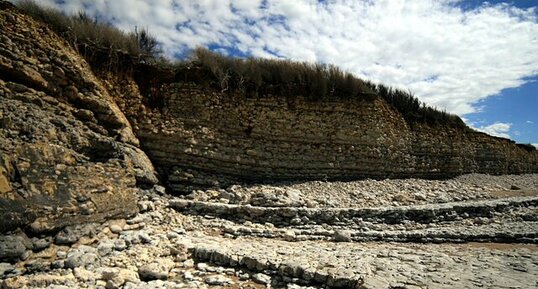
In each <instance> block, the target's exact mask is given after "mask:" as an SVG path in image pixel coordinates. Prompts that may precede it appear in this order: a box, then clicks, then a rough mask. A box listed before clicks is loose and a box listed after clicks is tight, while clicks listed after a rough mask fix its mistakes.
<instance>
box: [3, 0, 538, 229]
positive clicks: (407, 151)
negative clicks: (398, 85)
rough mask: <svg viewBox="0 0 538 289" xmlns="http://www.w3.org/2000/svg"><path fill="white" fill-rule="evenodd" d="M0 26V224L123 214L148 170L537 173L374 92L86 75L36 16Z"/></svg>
mask: <svg viewBox="0 0 538 289" xmlns="http://www.w3.org/2000/svg"><path fill="white" fill-rule="evenodd" d="M0 26H1V27H2V30H1V31H0V231H6V230H11V229H14V228H16V227H29V228H31V229H33V230H35V231H43V230H55V229H58V228H61V227H63V226H65V225H68V224H74V223H79V222H86V221H98V220H103V219H106V218H111V217H116V216H125V215H129V214H132V213H134V212H135V211H136V210H137V208H136V192H137V191H139V190H140V188H141V187H145V186H151V185H153V184H155V183H157V182H158V181H157V178H156V172H155V169H154V168H153V165H155V167H156V171H158V172H159V173H160V176H161V180H162V181H164V184H165V185H167V186H168V187H169V188H171V189H172V190H173V191H175V192H186V191H189V190H192V189H198V188H209V187H225V186H228V185H230V184H233V183H236V182H245V181H247V182H268V181H300V180H307V179H316V180H324V179H339V180H350V179H358V178H365V177H369V178H386V177H424V178H445V177H450V176H454V175H458V174H462V173H469V172H482V173H491V174H505V173H528V172H538V153H536V152H528V151H526V150H525V149H523V148H521V147H519V146H517V145H516V144H515V143H514V142H512V141H510V140H507V139H501V138H495V137H491V136H488V135H486V134H483V133H479V132H475V131H472V130H470V129H461V128H452V127H449V126H443V125H436V126H431V125H426V124H420V123H410V122H408V121H406V120H405V119H404V117H403V116H402V115H401V114H400V113H399V112H398V111H397V110H396V109H395V108H394V107H392V106H391V105H389V104H387V103H386V102H385V101H384V100H383V99H382V98H379V97H374V98H373V99H365V100H357V99H349V100H334V101H321V102H312V101H307V100H305V99H303V98H301V97H296V98H293V101H290V99H289V98H282V97H274V96H264V97H263V98H258V97H251V98H247V97H245V96H244V95H242V94H240V93H226V92H221V91H220V90H216V89H215V88H212V87H211V86H209V85H204V82H203V81H193V79H198V80H199V78H200V75H196V71H198V70H196V67H187V68H185V67H184V68H183V71H181V72H182V73H178V72H177V71H174V70H165V69H161V68H157V67H152V66H148V65H147V64H141V63H136V62H134V64H133V63H130V65H131V66H132V67H133V69H132V70H129V71H123V72H122V73H114V72H111V71H107V70H106V69H105V70H103V68H102V67H101V68H99V69H98V68H95V67H94V70H95V71H92V69H91V67H90V66H89V65H88V64H87V62H86V61H85V60H84V59H83V57H81V56H80V55H79V54H78V53H77V52H76V51H75V50H74V49H73V48H72V47H71V46H70V45H69V44H68V43H66V42H64V40H63V39H62V38H60V37H59V36H58V35H56V34H54V33H53V32H52V31H51V30H50V29H49V28H48V27H47V26H46V25H45V24H43V23H40V22H39V21H36V20H34V19H32V18H30V17H29V16H27V15H24V14H23V13H21V12H20V11H18V10H17V9H15V8H14V7H13V6H12V5H11V4H7V3H6V2H1V1H0ZM178 75H180V76H178ZM146 154H147V155H146ZM150 159H151V161H150ZM152 163H153V164H152Z"/></svg>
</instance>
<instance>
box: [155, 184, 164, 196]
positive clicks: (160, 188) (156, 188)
mask: <svg viewBox="0 0 538 289" xmlns="http://www.w3.org/2000/svg"><path fill="white" fill-rule="evenodd" d="M153 189H154V190H155V192H157V193H158V194H159V195H164V194H166V188H165V187H163V186H159V185H155V186H153Z"/></svg>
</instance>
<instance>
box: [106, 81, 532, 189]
mask: <svg viewBox="0 0 538 289" xmlns="http://www.w3.org/2000/svg"><path fill="white" fill-rule="evenodd" d="M108 79H109V81H108V84H109V86H110V89H112V88H113V87H116V88H119V89H120V90H121V91H117V92H115V93H113V95H115V96H116V97H117V102H118V103H120V106H121V107H122V109H123V110H124V111H126V115H127V116H128V117H129V118H130V121H131V123H132V124H133V126H134V128H135V132H136V134H137V136H138V137H139V139H140V141H141V143H142V147H143V149H144V150H145V152H146V153H147V154H148V155H149V156H150V158H151V159H152V161H153V162H154V164H156V166H157V167H158V169H159V171H160V172H161V174H162V176H163V179H164V180H165V181H166V182H167V185H168V186H169V187H170V188H171V189H172V190H173V191H175V192H180V193H181V192H188V191H191V190H193V189H203V188H216V187H226V186H229V185H231V184H233V183H237V182H244V181H247V182H272V181H301V180H351V179H360V178H366V177H368V178H387V177H421V178H448V177H452V176H456V175H459V174H463V173H471V172H480V173H490V174H508V173H527V172H536V171H537V170H538V158H537V155H538V154H537V153H536V152H534V153H529V152H527V151H526V150H524V149H522V148H520V147H518V146H516V145H515V144H514V143H513V142H512V141H510V140H507V139H501V138H495V137H491V136H488V135H486V134H483V133H479V132H475V131H472V130H470V129H457V128H450V127H447V126H435V127H432V126H428V125H422V124H412V125H409V124H408V123H406V121H405V120H404V119H403V118H402V116H401V115H400V114H399V113H397V112H396V110H394V109H393V108H391V107H390V106H389V105H387V104H386V103H385V102H384V101H382V100H381V99H376V100H374V101H357V100H345V101H344V100H342V101H338V102H307V101H304V100H303V99H301V98H295V99H293V101H291V100H289V99H288V100H286V99H284V98H271V97H265V98H257V99H254V98H245V97H244V96H241V95H235V94H227V93H222V92H220V91H216V90H214V89H210V88H207V86H203V85H197V84H194V83H192V82H188V81H176V82H169V83H165V84H159V85H155V86H153V87H151V89H145V90H146V91H149V92H150V93H151V94H148V95H145V96H143V95H141V94H140V93H139V89H138V86H137V83H136V81H133V80H132V79H131V80H128V79H125V78H124V79H122V80H117V78H116V77H109V78H108ZM155 83H158V82H155Z"/></svg>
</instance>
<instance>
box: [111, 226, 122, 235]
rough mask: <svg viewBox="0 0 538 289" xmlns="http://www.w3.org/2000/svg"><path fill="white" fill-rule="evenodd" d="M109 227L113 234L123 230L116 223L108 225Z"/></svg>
mask: <svg viewBox="0 0 538 289" xmlns="http://www.w3.org/2000/svg"><path fill="white" fill-rule="evenodd" d="M109 228H110V232H112V233H114V234H118V233H120V232H121V231H123V227H122V226H120V225H117V224H114V225H110V226H109Z"/></svg>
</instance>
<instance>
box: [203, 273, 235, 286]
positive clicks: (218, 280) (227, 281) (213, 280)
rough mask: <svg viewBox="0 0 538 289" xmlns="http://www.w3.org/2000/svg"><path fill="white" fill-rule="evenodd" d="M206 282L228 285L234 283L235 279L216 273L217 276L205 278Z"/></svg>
mask: <svg viewBox="0 0 538 289" xmlns="http://www.w3.org/2000/svg"><path fill="white" fill-rule="evenodd" d="M204 282H205V283H206V284H208V285H216V286H226V285H230V284H233V281H232V280H231V279H230V278H227V277H224V276H220V275H215V276H209V277H207V278H205V279H204Z"/></svg>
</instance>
